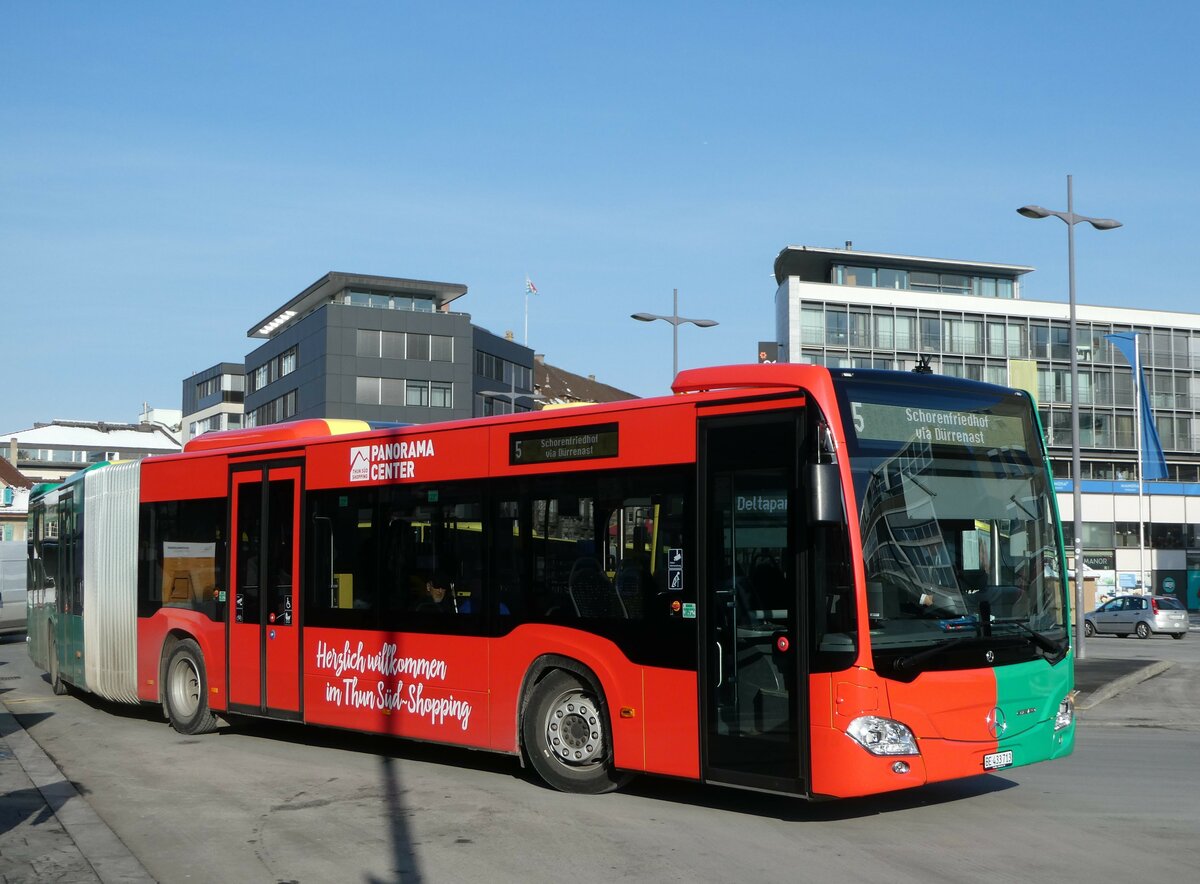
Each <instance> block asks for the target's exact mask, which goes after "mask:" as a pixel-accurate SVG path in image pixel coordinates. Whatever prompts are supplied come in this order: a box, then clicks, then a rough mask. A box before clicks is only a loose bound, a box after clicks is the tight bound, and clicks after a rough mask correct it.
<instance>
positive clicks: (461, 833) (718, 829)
mask: <svg viewBox="0 0 1200 884" xmlns="http://www.w3.org/2000/svg"><path fill="white" fill-rule="evenodd" d="M1190 638H1191V639H1192V640H1190V641H1183V642H1174V641H1171V640H1169V639H1162V640H1150V641H1147V642H1138V641H1136V640H1124V641H1121V640H1117V639H1104V640H1097V641H1095V642H1094V643H1093V644H1092V645H1091V646H1089V652H1090V653H1092V654H1093V655H1095V656H1101V655H1110V656H1111V655H1118V656H1120V655H1135V656H1136V655H1141V654H1147V655H1149V657H1148V659H1150V658H1153V659H1158V658H1165V659H1170V660H1174V661H1175V663H1174V665H1173V666H1172V667H1171V668H1170V669H1169V670H1168V671H1167V672H1165V673H1164V674H1162V675H1160V676H1157V677H1156V678H1154V679H1151V680H1150V681H1148V682H1145V683H1143V684H1142V685H1139V686H1138V687H1136V688H1133V689H1131V690H1129V691H1126V692H1125V693H1123V694H1120V695H1118V696H1116V697H1113V698H1111V699H1109V700H1106V701H1105V702H1103V703H1101V704H1099V705H1098V706H1096V707H1095V708H1093V709H1091V710H1088V711H1087V712H1085V713H1083V714H1082V715H1081V720H1080V726H1079V739H1078V748H1077V751H1076V754H1075V755H1074V756H1072V757H1071V758H1069V759H1065V760H1062V761H1059V762H1055V763H1050V764H1041V765H1035V766H1033V767H1030V768H1021V769H1016V770H1011V771H1005V772H1003V774H999V775H991V776H986V777H978V778H975V779H972V780H968V781H963V782H958V783H951V784H944V785H940V786H932V787H927V788H923V789H918V790H914V791H912V792H907V793H901V794H896V795H890V796H884V797H882V798H875V799H869V800H868V799H864V800H854V801H844V802H833V803H824V804H806V803H804V802H800V801H797V800H794V799H786V798H776V797H771V796H763V795H758V794H755V793H748V792H739V791H736V790H729V789H719V788H711V787H704V786H699V785H696V784H691V783H680V782H673V781H668V780H662V779H654V778H641V779H639V780H637V781H635V782H634V784H632V785H631V786H630V787H629V788H628V789H627V790H626V791H624V792H621V793H618V794H614V795H606V796H600V797H581V796H571V795H563V794H560V793H557V792H553V791H551V790H549V789H546V788H544V787H542V786H541V785H539V784H537V783H536V782H535V781H533V780H532V779H531V778H529V777H527V776H525V775H523V774H522V773H521V772H520V770H519V768H518V766H517V763H516V761H515V760H514V759H510V758H505V757H498V756H492V755H488V754H484V753H472V752H467V751H465V750H451V749H445V748H440V747H435V746H426V745H415V744H409V743H401V742H396V741H389V740H384V739H381V738H373V737H363V736H360V735H353V734H344V733H338V732H332V731H322V730H316V729H308V728H302V727H295V726H282V725H274V724H271V725H265V724H260V725H246V724H243V725H240V726H238V727H235V728H224V729H222V730H221V731H220V732H219V733H217V734H212V735H208V736H201V737H185V736H180V735H178V734H176V733H175V732H174V731H172V730H170V729H169V728H168V727H167V726H166V724H165V723H163V722H162V721H161V720H160V719H159V717H158V716H157V714H156V713H155V711H154V710H147V709H137V708H130V707H122V706H112V705H108V704H105V703H101V702H98V701H96V700H94V699H92V698H87V697H81V696H66V697H55V696H53V695H52V694H51V693H50V690H49V685H48V684H47V682H46V681H45V679H44V678H43V676H42V675H41V673H39V672H37V671H35V670H34V668H33V666H32V665H31V664H30V663H29V661H28V658H27V656H26V654H25V647H24V645H23V643H16V642H7V643H4V644H0V690H3V691H4V694H3V698H4V701H5V704H6V705H7V706H8V708H9V709H11V710H12V712H13V713H14V714H15V715H16V716H17V717H18V719H19V720H20V722H21V724H22V725H24V727H25V729H26V731H27V732H28V734H29V735H30V736H31V737H32V738H33V739H34V740H36V741H37V743H38V744H39V745H40V746H41V747H42V748H43V749H44V750H45V751H46V752H47V753H48V754H49V755H50V756H51V757H52V758H53V759H54V760H55V761H56V762H57V764H58V765H59V767H61V768H62V770H63V771H64V773H65V774H66V776H67V777H68V778H69V779H70V780H71V781H72V782H73V783H74V784H75V786H76V788H77V789H78V790H79V792H80V793H81V794H82V795H83V797H84V799H85V800H86V802H87V803H88V804H89V805H90V806H91V807H92V808H94V809H95V811H96V812H97V813H98V814H99V816H100V817H101V818H102V819H103V820H104V821H105V822H106V823H107V824H108V826H110V827H111V828H112V830H113V831H114V832H116V833H117V835H118V836H119V837H120V838H121V840H122V841H124V843H125V844H126V845H127V846H128V847H129V848H130V850H131V851H132V852H133V853H134V854H135V855H136V857H137V858H138V859H139V860H140V861H141V863H142V864H143V865H144V867H145V868H146V870H147V871H148V872H149V873H150V874H151V875H152V876H153V877H155V878H156V879H158V880H160V881H163V882H177V881H178V882H206V881H213V882H217V881H220V882H228V881H241V882H288V881H295V882H341V881H346V882H386V881H404V882H420V881H426V882H443V881H450V882H455V881H463V882H467V881H469V882H476V881H481V880H486V881H488V882H490V884H499V882H508V881H518V882H522V884H529V882H541V881H554V882H559V881H563V880H569V881H572V882H591V881H612V880H619V879H637V880H639V881H714V882H717V881H719V882H726V881H733V880H739V881H808V880H813V881H816V880H820V881H868V882H879V881H887V882H889V884H898V882H910V881H911V882H917V881H920V882H940V881H945V882H964V881H979V882H987V884H999V882H1006V881H1012V882H1018V881H1019V882H1028V881H1053V880H1066V881H1075V880H1090V881H1097V882H1104V881H1126V880H1153V881H1160V880H1161V881H1188V880H1194V877H1195V870H1196V868H1197V867H1198V866H1200V830H1198V826H1197V820H1198V819H1200V765H1197V764H1196V763H1195V761H1194V759H1195V758H1196V757H1197V756H1198V753H1200V691H1197V689H1196V687H1195V685H1196V676H1197V675H1198V674H1200V641H1197V640H1196V639H1197V638H1200V636H1197V635H1196V634H1193V635H1192V636H1191V637H1190ZM0 859H2V856H0ZM0 873H2V868H0Z"/></svg>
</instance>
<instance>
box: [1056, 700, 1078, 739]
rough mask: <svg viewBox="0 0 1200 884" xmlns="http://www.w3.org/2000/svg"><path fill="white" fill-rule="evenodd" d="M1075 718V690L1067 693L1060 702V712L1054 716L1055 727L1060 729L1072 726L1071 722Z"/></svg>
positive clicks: (1057, 729)
mask: <svg viewBox="0 0 1200 884" xmlns="http://www.w3.org/2000/svg"><path fill="white" fill-rule="evenodd" d="M1074 720H1075V692H1074V691H1071V693H1069V694H1067V696H1066V697H1065V698H1064V699H1063V701H1062V702H1061V703H1059V704H1058V714H1057V715H1055V716H1054V729H1055V730H1056V731H1060V730H1062V729H1063V728H1065V727H1070V726H1071V722H1072V721H1074Z"/></svg>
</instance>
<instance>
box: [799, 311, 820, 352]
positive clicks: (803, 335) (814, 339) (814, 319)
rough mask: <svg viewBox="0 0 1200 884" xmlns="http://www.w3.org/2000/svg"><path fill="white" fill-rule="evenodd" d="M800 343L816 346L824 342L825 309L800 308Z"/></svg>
mask: <svg viewBox="0 0 1200 884" xmlns="http://www.w3.org/2000/svg"><path fill="white" fill-rule="evenodd" d="M800 343H801V344H808V345H814V344H815V345H816V346H818V347H820V346H821V345H822V344H824V343H825V311H824V310H822V309H821V308H820V307H801V308H800Z"/></svg>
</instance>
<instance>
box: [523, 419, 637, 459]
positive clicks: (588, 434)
mask: <svg viewBox="0 0 1200 884" xmlns="http://www.w3.org/2000/svg"><path fill="white" fill-rule="evenodd" d="M617 441H618V434H617V425H616V424H615V423H613V424H596V425H594V426H590V427H568V428H566V429H562V430H543V431H540V432H536V433H514V434H513V435H512V436H510V437H509V440H508V462H509V464H510V465H514V466H515V465H518V464H533V463H558V462H559V461H567V460H592V459H595V458H601V457H616V456H617V454H618V445H617Z"/></svg>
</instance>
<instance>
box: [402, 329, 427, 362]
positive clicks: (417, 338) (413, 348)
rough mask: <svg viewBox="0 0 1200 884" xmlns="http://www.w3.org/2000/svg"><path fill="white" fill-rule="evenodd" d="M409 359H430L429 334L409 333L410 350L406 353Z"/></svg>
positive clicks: (425, 360)
mask: <svg viewBox="0 0 1200 884" xmlns="http://www.w3.org/2000/svg"><path fill="white" fill-rule="evenodd" d="M406 355H407V356H408V358H409V359H413V360H420V361H423V362H428V361H429V335H422V334H416V333H414V332H409V333H408V351H407V353H406Z"/></svg>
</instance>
